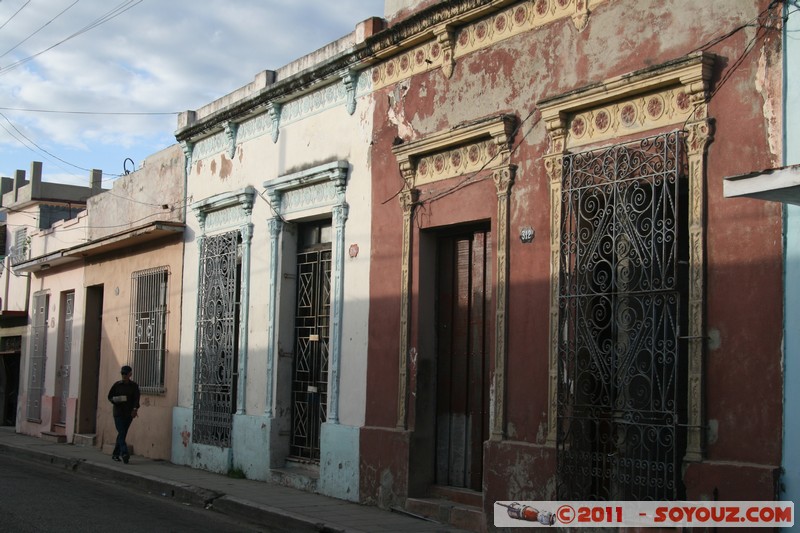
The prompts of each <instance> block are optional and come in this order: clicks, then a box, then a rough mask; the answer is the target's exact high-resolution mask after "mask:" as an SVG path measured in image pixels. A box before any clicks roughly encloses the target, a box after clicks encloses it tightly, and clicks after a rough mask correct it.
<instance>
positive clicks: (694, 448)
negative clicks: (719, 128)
mask: <svg viewBox="0 0 800 533" xmlns="http://www.w3.org/2000/svg"><path fill="white" fill-rule="evenodd" d="M701 96H702V97H703V99H702V101H698V102H696V103H695V107H694V109H695V110H694V114H693V117H692V120H691V121H690V122H688V123H687V124H686V130H687V131H688V136H687V139H686V147H687V156H688V163H689V198H690V203H689V320H688V322H689V331H688V339H687V341H688V346H689V353H688V358H689V387H688V394H689V397H688V404H687V412H688V420H687V425H688V428H687V436H686V440H687V442H686V456H685V457H684V459H685V460H686V461H700V460H702V458H703V448H704V444H705V442H704V441H705V439H704V429H705V420H704V418H705V417H704V406H703V394H702V391H703V358H704V353H705V344H706V334H705V311H704V305H703V301H704V298H705V230H704V226H703V218H704V216H705V213H704V205H705V157H706V149H707V148H708V145H709V144H710V143H711V141H712V140H713V131H712V129H713V128H712V122H711V120H710V119H709V118H708V116H707V108H708V106H707V104H706V103H705V98H704V96H705V95H704V93H701Z"/></svg>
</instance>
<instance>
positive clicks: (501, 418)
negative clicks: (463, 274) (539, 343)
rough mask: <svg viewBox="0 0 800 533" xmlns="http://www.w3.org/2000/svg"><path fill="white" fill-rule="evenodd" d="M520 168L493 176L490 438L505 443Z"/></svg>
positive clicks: (508, 168) (511, 168)
mask: <svg viewBox="0 0 800 533" xmlns="http://www.w3.org/2000/svg"><path fill="white" fill-rule="evenodd" d="M516 170H517V167H516V166H515V165H509V166H508V167H506V168H500V169H497V170H495V171H494V172H493V173H492V179H493V180H494V184H495V187H497V294H496V295H495V301H496V313H495V321H494V331H495V336H494V357H495V360H494V387H493V388H494V403H493V405H494V410H493V411H492V413H491V415H490V416H491V422H490V424H489V425H490V427H491V438H492V440H502V439H503V438H504V437H505V428H506V416H505V414H506V411H505V396H506V386H505V383H506V363H507V359H508V351H507V340H508V326H507V322H506V317H507V316H508V273H509V265H508V250H509V241H508V225H509V210H508V207H509V203H510V197H511V186H512V185H513V183H514V175H515V173H516Z"/></svg>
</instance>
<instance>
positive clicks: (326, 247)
mask: <svg viewBox="0 0 800 533" xmlns="http://www.w3.org/2000/svg"><path fill="white" fill-rule="evenodd" d="M331 236H332V235H331V223H330V221H321V222H315V223H308V224H303V225H301V226H300V237H299V242H298V250H297V300H296V303H295V326H294V327H295V353H294V368H293V372H292V438H291V444H290V450H289V454H290V458H291V459H293V460H299V461H304V462H309V463H319V458H320V431H321V427H322V423H323V422H325V421H326V419H327V412H328V355H329V350H328V347H329V340H330V327H329V325H330V315H331V258H332V256H331Z"/></svg>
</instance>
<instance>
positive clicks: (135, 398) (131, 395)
mask: <svg viewBox="0 0 800 533" xmlns="http://www.w3.org/2000/svg"><path fill="white" fill-rule="evenodd" d="M120 372H121V374H122V379H121V380H119V381H117V382H116V383H114V384H113V385H112V386H111V390H109V391H108V401H110V402H111V403H113V404H114V425H115V426H116V428H117V442H116V445H115V446H114V452H113V453H112V454H111V458H112V459H113V460H115V461H119V460H120V458H122V460H123V461H124V462H125V464H128V461H129V460H130V458H131V456H130V454H129V453H128V445H127V444H126V443H125V437H127V436H128V428H130V427H131V422H133V419H134V418H136V417H137V416H138V415H139V385H137V384H136V382H135V381H132V380H131V373H132V372H133V369H132V368H131V367H129V366H128V365H125V366H123V367H122V370H121V371H120Z"/></svg>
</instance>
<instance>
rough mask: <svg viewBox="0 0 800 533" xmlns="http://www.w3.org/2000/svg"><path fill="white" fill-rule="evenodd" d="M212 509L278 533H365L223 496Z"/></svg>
mask: <svg viewBox="0 0 800 533" xmlns="http://www.w3.org/2000/svg"><path fill="white" fill-rule="evenodd" d="M211 508H212V509H214V510H215V511H219V512H221V513H223V514H226V515H229V516H237V517H241V518H245V519H247V520H251V521H253V522H255V523H257V524H260V525H264V526H267V527H268V528H269V531H275V532H276V533H294V532H306V531H308V532H312V531H313V532H320V533H364V532H362V531H361V530H357V529H350V528H347V527H344V526H336V525H332V524H327V523H324V522H316V521H314V520H312V519H310V518H308V517H306V516H303V515H299V514H295V513H292V512H290V511H286V510H284V509H279V508H277V507H271V506H269V505H262V504H258V503H254V502H249V501H245V500H242V499H240V498H236V497H235V496H222V497H221V498H219V499H217V500H214V502H213V503H212V504H211Z"/></svg>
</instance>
